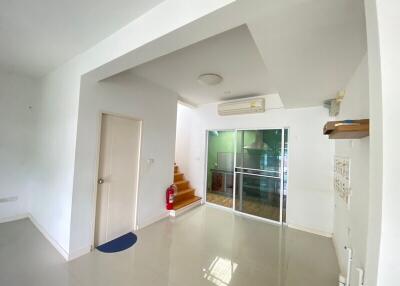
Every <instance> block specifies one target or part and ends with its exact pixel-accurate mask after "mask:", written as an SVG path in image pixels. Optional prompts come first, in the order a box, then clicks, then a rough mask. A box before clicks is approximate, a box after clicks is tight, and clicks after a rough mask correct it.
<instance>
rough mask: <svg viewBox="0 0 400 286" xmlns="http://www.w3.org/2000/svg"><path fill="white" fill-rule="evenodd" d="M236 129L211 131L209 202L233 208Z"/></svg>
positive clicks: (208, 166)
mask: <svg viewBox="0 0 400 286" xmlns="http://www.w3.org/2000/svg"><path fill="white" fill-rule="evenodd" d="M234 152H235V131H209V132H208V154H207V156H208V157H207V196H206V200H207V202H210V203H213V204H217V205H221V206H224V207H228V208H232V206H233V168H234V154H235V153H234Z"/></svg>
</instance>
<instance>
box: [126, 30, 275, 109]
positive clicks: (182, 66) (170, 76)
mask: <svg viewBox="0 0 400 286" xmlns="http://www.w3.org/2000/svg"><path fill="white" fill-rule="evenodd" d="M131 72H132V73H134V74H135V75H138V76H140V77H142V78H146V79H147V80H149V81H152V82H155V83H157V84H158V85H161V86H163V87H165V88H167V89H170V90H173V91H175V92H177V93H179V94H180V96H181V97H182V98H184V100H185V101H187V102H189V103H192V104H196V105H198V104H204V103H208V102H213V101H219V100H224V99H228V98H234V97H238V96H240V97H242V96H252V95H260V94H266V93H269V92H270V90H269V88H268V84H267V80H268V74H267V70H266V68H265V66H264V63H263V60H262V58H261V55H260V54H259V52H258V50H257V46H256V45H255V43H254V40H253V38H252V37H251V34H250V32H249V30H248V28H247V27H246V26H240V27H238V28H235V29H233V30H230V31H227V32H225V33H222V34H219V35H217V36H214V37H211V38H208V39H206V40H204V41H201V42H198V43H196V44H194V45H191V46H189V47H186V48H184V49H181V50H178V51H176V52H173V53H171V54H168V55H166V56H163V57H160V58H158V59H155V60H153V61H151V62H148V63H145V64H143V65H140V66H138V67H135V68H134V69H132V70H131ZM204 73H216V74H220V75H222V76H223V78H224V80H223V81H222V83H221V84H219V85H217V86H205V85H203V84H201V83H199V82H198V81H197V78H198V76H199V75H201V74H204Z"/></svg>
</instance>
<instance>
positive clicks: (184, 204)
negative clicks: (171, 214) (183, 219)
mask: <svg viewBox="0 0 400 286" xmlns="http://www.w3.org/2000/svg"><path fill="white" fill-rule="evenodd" d="M199 200H201V198H199V197H197V196H194V197H193V198H191V199H188V200H185V201H182V202H179V203H176V204H174V210H175V211H176V210H179V209H181V208H183V207H186V206H188V205H190V204H192V203H195V202H197V201H199Z"/></svg>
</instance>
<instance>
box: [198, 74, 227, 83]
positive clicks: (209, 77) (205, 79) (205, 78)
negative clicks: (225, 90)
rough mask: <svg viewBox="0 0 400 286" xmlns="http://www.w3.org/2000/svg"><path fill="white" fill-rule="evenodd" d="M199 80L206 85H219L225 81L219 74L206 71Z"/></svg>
mask: <svg viewBox="0 0 400 286" xmlns="http://www.w3.org/2000/svg"><path fill="white" fill-rule="evenodd" d="M197 81H198V82H199V83H201V84H204V85H217V84H220V83H221V82H222V81H223V78H222V76H220V75H219V74H214V73H205V74H202V75H200V76H199V77H198V78H197Z"/></svg>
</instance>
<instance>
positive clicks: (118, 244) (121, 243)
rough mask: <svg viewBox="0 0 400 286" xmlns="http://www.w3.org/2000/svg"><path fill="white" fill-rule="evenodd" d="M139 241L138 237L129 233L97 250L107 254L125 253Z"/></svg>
mask: <svg viewBox="0 0 400 286" xmlns="http://www.w3.org/2000/svg"><path fill="white" fill-rule="evenodd" d="M136 241H137V236H136V235H135V234H134V233H132V232H129V233H127V234H124V235H123V236H120V237H117V238H116V239H113V240H111V241H109V242H107V243H104V244H102V245H99V246H97V247H96V248H97V250H99V251H101V252H105V253H113V252H118V251H123V250H125V249H128V248H129V247H131V246H132V245H134V244H135V243H136Z"/></svg>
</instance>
